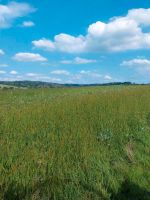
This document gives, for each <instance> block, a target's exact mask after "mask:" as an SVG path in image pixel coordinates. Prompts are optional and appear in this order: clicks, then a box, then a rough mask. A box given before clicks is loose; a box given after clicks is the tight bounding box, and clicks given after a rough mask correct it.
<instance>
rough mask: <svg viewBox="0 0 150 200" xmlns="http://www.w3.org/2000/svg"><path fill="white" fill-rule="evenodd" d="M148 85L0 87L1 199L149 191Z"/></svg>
mask: <svg viewBox="0 0 150 200" xmlns="http://www.w3.org/2000/svg"><path fill="white" fill-rule="evenodd" d="M149 144H150V86H130V87H95V88H78V89H75V88H74V89H67V88H66V89H33V90H14V91H0V177H1V179H0V199H7V200H13V199H18V200H21V199H26V200H29V199H40V200H41V199H43V200H47V199H48V197H49V199H61V200H62V199H65V200H66V199H69V200H71V199H74V200H80V199H94V200H96V199H106V200H108V199H115V200H116V199H120V200H126V199H133V200H140V199H142V200H148V199H149V195H150V193H149V192H150V187H149V186H150V172H149V166H150V164H149V163H150V157H149V155H150V148H149Z"/></svg>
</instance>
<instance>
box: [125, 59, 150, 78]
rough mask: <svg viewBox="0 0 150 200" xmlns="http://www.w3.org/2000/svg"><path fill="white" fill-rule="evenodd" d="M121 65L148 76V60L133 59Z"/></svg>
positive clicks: (149, 67)
mask: <svg viewBox="0 0 150 200" xmlns="http://www.w3.org/2000/svg"><path fill="white" fill-rule="evenodd" d="M121 65H122V66H128V67H130V68H133V69H134V70H136V71H137V72H138V73H140V74H144V75H148V76H149V75H150V60H147V59H138V58H135V59H132V60H127V61H123V62H122V63H121Z"/></svg>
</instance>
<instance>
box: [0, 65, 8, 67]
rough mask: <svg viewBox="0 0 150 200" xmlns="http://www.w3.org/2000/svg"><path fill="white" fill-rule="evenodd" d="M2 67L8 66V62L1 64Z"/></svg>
mask: <svg viewBox="0 0 150 200" xmlns="http://www.w3.org/2000/svg"><path fill="white" fill-rule="evenodd" d="M0 67H8V65H7V64H0Z"/></svg>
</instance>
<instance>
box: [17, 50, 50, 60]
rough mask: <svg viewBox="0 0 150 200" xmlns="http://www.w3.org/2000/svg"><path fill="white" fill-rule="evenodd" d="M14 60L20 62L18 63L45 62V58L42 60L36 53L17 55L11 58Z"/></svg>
mask: <svg viewBox="0 0 150 200" xmlns="http://www.w3.org/2000/svg"><path fill="white" fill-rule="evenodd" d="M13 59H14V60H16V61H20V62H37V61H40V62H45V61H47V59H46V58H44V57H43V56H41V55H40V54H37V53H23V52H20V53H17V54H16V55H14V57H13Z"/></svg>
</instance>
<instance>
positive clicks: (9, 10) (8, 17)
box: [0, 1, 35, 28]
mask: <svg viewBox="0 0 150 200" xmlns="http://www.w3.org/2000/svg"><path fill="white" fill-rule="evenodd" d="M34 11H35V9H34V8H33V7H32V6H30V5H29V4H28V3H19V2H14V1H11V2H9V3H8V4H7V5H4V4H0V28H9V27H10V26H11V25H12V23H13V21H14V20H15V19H17V18H19V17H24V16H26V15H27V14H29V13H31V12H34Z"/></svg>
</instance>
